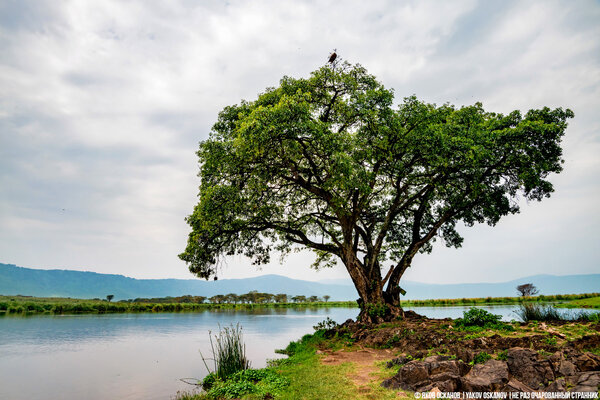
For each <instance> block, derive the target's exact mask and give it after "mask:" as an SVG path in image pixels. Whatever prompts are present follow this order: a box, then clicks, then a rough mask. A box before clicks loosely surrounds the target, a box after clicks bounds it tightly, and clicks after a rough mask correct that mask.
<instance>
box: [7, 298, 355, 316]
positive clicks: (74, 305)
mask: <svg viewBox="0 0 600 400" xmlns="http://www.w3.org/2000/svg"><path fill="white" fill-rule="evenodd" d="M321 307H356V302H354V301H330V302H314V303H309V302H304V303H260V304H253V303H250V304H248V303H246V304H228V303H223V304H214V303H147V302H128V301H116V302H108V301H106V300H88V299H71V298H60V297H29V296H0V315H23V314H25V315H30V314H104V313H140V312H143V313H145V312H199V311H207V310H252V309H263V308H321Z"/></svg>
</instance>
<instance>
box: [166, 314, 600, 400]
mask: <svg viewBox="0 0 600 400" xmlns="http://www.w3.org/2000/svg"><path fill="white" fill-rule="evenodd" d="M489 315H491V314H489ZM484 316H486V315H485V314H484ZM464 320H466V317H465V318H464V319H450V318H446V319H430V318H427V317H424V316H421V315H418V314H416V313H414V312H411V311H408V312H406V313H405V318H404V319H402V320H398V321H394V322H388V323H383V324H377V325H363V324H359V323H356V322H354V321H347V322H346V323H344V324H341V325H338V326H336V327H333V328H331V329H321V330H317V331H316V332H315V333H313V334H309V335H305V336H303V337H302V338H301V339H300V340H298V341H296V342H291V343H290V344H289V345H288V346H287V348H286V349H285V350H284V351H283V353H284V354H287V355H288V356H289V358H287V359H285V360H276V361H274V362H273V363H272V365H271V367H269V368H268V369H269V370H270V371H274V372H276V373H277V374H279V375H280V376H281V377H283V378H284V379H287V380H288V381H289V383H288V385H287V386H285V387H283V388H280V389H275V390H279V391H274V392H271V393H262V394H260V395H259V394H258V393H259V391H260V390H261V389H260V388H261V387H260V385H261V383H260V382H254V383H253V382H249V383H248V385H250V386H248V387H251V385H252V384H256V385H257V387H258V389H256V391H254V392H252V391H251V392H248V393H246V394H243V393H241V394H240V395H239V396H236V398H240V399H259V398H275V399H295V398H304V399H306V400H309V399H321V398H332V399H334V398H335V399H338V398H339V399H344V398H354V399H371V400H373V399H383V400H385V399H394V398H398V397H404V398H418V397H416V395H415V394H416V393H420V394H421V395H422V393H426V392H431V393H433V394H434V397H433V398H435V393H439V392H440V391H441V392H458V393H463V392H480V393H482V392H505V393H508V392H534V391H540V390H541V391H544V392H556V393H560V392H566V391H574V392H590V393H592V394H593V393H595V392H597V390H598V388H599V387H600V386H599V385H600V323H598V322H572V321H554V322H546V323H540V322H539V321H531V322H528V323H523V322H521V323H519V322H511V323H503V322H493V323H485V324H482V325H481V326H479V325H476V324H475V325H464ZM321 382H327V383H326V384H323V383H321ZM219 384H220V385H221V386H220V387H219V388H220V390H221V391H224V392H226V391H227V390H229V389H228V386H227V385H228V383H227V381H223V382H220V383H219ZM252 390H254V389H252ZM211 393H213V392H211V391H209V392H208V393H202V392H200V393H191V392H190V393H180V394H179V396H178V397H177V399H178V400H204V399H218V398H220V397H219V396H218V395H217V396H215V395H214V394H211ZM215 393H216V392H215ZM261 396H262V397H261Z"/></svg>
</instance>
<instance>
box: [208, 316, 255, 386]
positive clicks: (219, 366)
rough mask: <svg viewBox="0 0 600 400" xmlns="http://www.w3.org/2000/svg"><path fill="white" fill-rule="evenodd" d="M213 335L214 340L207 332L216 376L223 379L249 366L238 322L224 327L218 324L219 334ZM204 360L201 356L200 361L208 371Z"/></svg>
mask: <svg viewBox="0 0 600 400" xmlns="http://www.w3.org/2000/svg"><path fill="white" fill-rule="evenodd" d="M214 336H215V337H214V339H215V340H214V341H213V338H212V336H211V333H210V332H209V338H210V347H211V351H212V356H213V357H212V360H213V362H214V367H215V368H214V371H212V372H213V373H214V374H215V375H217V377H219V378H220V379H225V378H227V377H228V376H230V375H232V374H234V373H236V372H238V371H242V370H245V369H248V368H250V361H249V360H248V358H247V357H246V345H245V344H244V340H243V337H242V328H241V327H240V324H236V325H235V327H234V326H233V325H231V327H225V328H221V326H219V334H218V335H214ZM200 355H202V353H200ZM206 360H207V359H205V358H204V356H202V361H204V365H205V366H206V369H207V370H209V371H210V368H209V367H208V365H207V364H206ZM208 360H210V358H209V359H208Z"/></svg>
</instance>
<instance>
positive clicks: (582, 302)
mask: <svg viewBox="0 0 600 400" xmlns="http://www.w3.org/2000/svg"><path fill="white" fill-rule="evenodd" d="M557 307H564V308H600V296H597V297H588V298H584V299H577V300H571V301H569V302H567V303H561V304H557Z"/></svg>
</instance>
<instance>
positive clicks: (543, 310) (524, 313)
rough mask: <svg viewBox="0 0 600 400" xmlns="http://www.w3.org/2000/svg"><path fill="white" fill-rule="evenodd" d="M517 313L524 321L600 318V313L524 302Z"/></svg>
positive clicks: (591, 320) (592, 319) (581, 320)
mask: <svg viewBox="0 0 600 400" xmlns="http://www.w3.org/2000/svg"><path fill="white" fill-rule="evenodd" d="M515 313H516V314H517V315H518V316H519V317H520V318H521V319H522V320H523V321H524V322H529V321H543V322H549V321H580V322H597V321H599V320H600V313H598V312H585V311H580V312H578V313H570V312H560V311H558V310H557V309H556V308H554V307H552V306H549V305H547V306H542V305H539V304H535V303H527V304H522V305H521V306H520V307H519V309H518V310H517V311H515Z"/></svg>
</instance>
